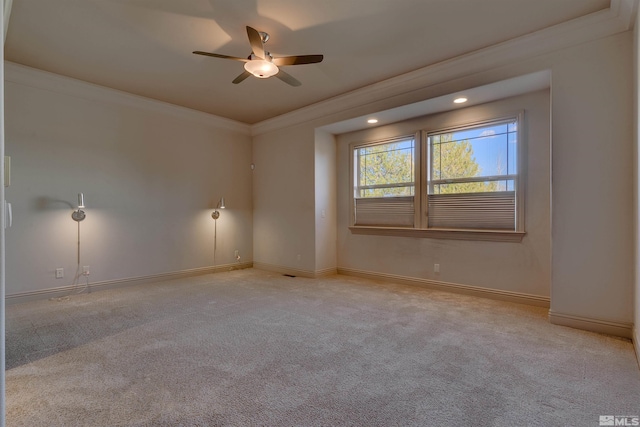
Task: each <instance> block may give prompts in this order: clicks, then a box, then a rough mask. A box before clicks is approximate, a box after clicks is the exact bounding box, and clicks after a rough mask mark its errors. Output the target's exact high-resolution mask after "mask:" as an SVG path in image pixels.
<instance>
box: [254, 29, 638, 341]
mask: <svg viewBox="0 0 640 427" xmlns="http://www.w3.org/2000/svg"><path fill="white" fill-rule="evenodd" d="M607 19H608V18H607ZM587 28H591V27H588V26H581V27H579V28H578V29H577V31H584V30H585V29H587ZM543 40H544V42H539V40H538V38H536V36H533V37H532V38H531V39H528V38H527V39H525V40H523V41H518V42H517V43H514V45H513V48H512V49H509V48H507V47H506V46H504V45H503V46H499V47H495V48H490V49H489V50H485V51H483V52H480V53H477V54H476V53H473V54H470V55H469V56H465V57H463V58H461V59H454V60H451V61H448V62H446V63H443V64H436V65H435V66H434V67H432V68H431V69H427V70H423V71H420V72H419V73H418V72H416V73H413V74H411V75H410V76H406V77H404V78H402V79H401V80H399V81H398V82H397V83H396V82H388V83H385V84H380V85H377V86H376V87H375V90H374V89H371V90H364V91H362V92H355V93H351V94H347V95H345V96H344V97H342V98H339V99H335V100H330V101H327V102H326V103H325V104H322V105H317V106H314V107H313V108H309V109H308V110H306V111H299V112H296V113H295V114H291V115H289V116H288V117H284V118H281V119H280V120H279V121H273V120H272V121H270V122H268V123H264V124H262V125H259V126H254V131H255V132H256V133H257V134H258V135H257V136H256V137H255V138H254V161H255V162H256V164H257V165H260V164H265V163H266V164H268V168H269V172H268V173H265V174H264V175H261V176H260V178H259V179H256V180H254V194H255V195H256V197H254V203H255V211H254V218H255V228H256V234H255V235H254V238H255V247H254V255H255V261H257V262H263V261H264V262H266V263H269V264H271V265H275V266H278V267H280V268H282V269H287V268H296V267H297V265H299V264H297V263H296V260H295V253H296V251H299V252H302V253H304V254H305V255H307V254H309V255H311V256H312V259H315V258H316V257H315V256H313V252H314V251H315V248H316V242H315V240H314V237H313V236H314V235H313V230H314V229H315V228H316V227H317V225H316V223H315V210H314V209H313V192H314V191H315V182H314V173H313V171H312V170H310V169H308V168H313V164H314V159H313V157H314V154H315V152H314V143H315V138H314V132H315V129H316V128H318V127H321V126H323V125H328V124H331V123H335V122H338V121H341V120H347V119H351V118H354V117H359V116H363V115H365V114H369V113H375V112H376V111H380V110H384V109H388V108H393V107H397V106H401V105H405V104H408V103H411V102H417V101H420V100H424V99H430V98H435V97H437V96H441V95H445V94H450V93H455V92H457V91H462V90H465V89H468V88H473V87H476V86H480V85H483V84H488V83H492V82H497V81H500V80H504V79H508V78H511V77H516V76H521V75H525V74H528V73H532V72H537V71H540V70H546V69H548V70H551V73H552V90H551V117H552V120H551V122H552V131H551V134H552V159H553V161H552V196H551V206H552V226H551V227H552V233H551V236H552V238H551V248H552V250H551V289H550V295H551V310H552V313H554V315H555V318H554V321H556V322H562V321H563V320H562V319H565V320H570V321H572V322H573V324H574V325H576V326H580V327H586V328H591V327H596V326H597V325H603V324H604V325H608V326H613V327H614V329H615V328H618V329H619V330H621V331H622V334H626V333H627V332H629V333H630V330H631V325H632V322H633V298H632V295H633V289H634V273H633V271H634V268H635V263H634V258H633V253H634V237H633V233H632V231H631V230H633V223H634V218H633V213H632V212H633V202H632V201H633V161H632V157H633V156H632V154H633V144H632V140H633V136H632V129H633V117H632V106H633V102H632V90H631V87H632V60H631V58H632V42H633V34H632V32H630V31H626V32H621V33H617V34H615V35H611V36H608V37H604V38H595V37H592V38H591V39H590V40H587V41H584V42H582V43H579V44H576V45H575V46H570V47H563V48H558V49H555V50H551V51H550V52H546V53H544V52H543V53H541V52H539V51H537V52H536V54H535V55H534V54H532V52H533V51H536V49H543V48H545V47H547V45H548V44H550V43H553V40H554V38H553V36H550V37H549V38H543ZM524 46H526V47H527V49H523V47H524ZM320 113H321V114H322V116H321V115H320ZM286 120H290V121H292V122H294V123H297V124H292V125H290V126H287V125H286ZM294 177H295V178H294ZM256 178H258V177H257V176H256ZM277 195H281V196H280V197H279V199H280V200H286V199H287V197H290V196H291V195H299V196H300V197H299V198H297V199H295V200H293V201H291V202H290V203H288V204H287V205H286V206H285V205H276V204H274V203H272V202H268V201H269V200H270V197H272V196H277ZM341 221H343V220H341ZM343 224H344V221H343ZM263 227H264V229H263V230H260V229H261V228H263ZM341 227H342V226H341ZM343 231H344V230H341V229H340V228H339V230H338V232H339V233H342V232H343ZM265 237H268V238H271V239H272V240H273V242H275V243H272V242H269V244H266V243H265V242H264V241H263V239H264V238H265ZM392 241H394V242H398V243H390V246H392V247H393V248H394V250H396V251H398V252H399V253H400V254H403V253H412V251H414V250H418V247H419V246H421V245H425V244H426V243H411V244H409V245H405V244H404V243H402V242H406V240H392ZM427 245H428V244H427ZM339 251H340V252H341V253H344V252H343V251H342V249H340V248H339ZM307 256H308V255H307ZM397 258H401V256H400V255H399V256H398V257H397ZM397 258H396V259H397ZM376 261H378V263H379V267H378V268H386V269H393V270H394V271H400V270H402V271H404V265H400V266H398V265H397V264H395V263H393V262H391V263H389V264H388V265H385V264H384V261H382V260H381V259H377V260H376ZM533 261H534V260H528V261H525V260H524V258H523V261H522V263H525V262H533ZM544 262H545V261H544V260H542V261H541V263H542V264H544ZM542 264H541V265H542ZM305 268H306V269H307V270H309V271H312V272H313V271H315V266H314V265H313V262H310V263H308V264H306V265H305ZM431 268H432V267H431ZM451 270H452V271H453V270H455V267H453V266H452V268H451ZM482 270H483V266H482V265H474V266H467V267H466V268H465V271H466V273H465V276H466V277H467V278H470V277H472V276H473V274H474V272H478V273H479V274H482ZM376 271H377V270H376ZM411 273H412V274H415V273H416V272H415V271H411ZM457 280H460V279H457ZM465 280H466V279H465ZM485 285H489V284H485ZM514 286H520V285H519V284H514ZM531 286H532V285H531V284H529V285H527V286H526V289H532V287H531ZM543 286H544V285H543ZM561 316H563V317H562V318H561ZM584 321H586V322H587V323H584ZM580 322H582V323H580Z"/></svg>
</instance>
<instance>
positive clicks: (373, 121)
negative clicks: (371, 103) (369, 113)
mask: <svg viewBox="0 0 640 427" xmlns="http://www.w3.org/2000/svg"><path fill="white" fill-rule="evenodd" d="M367 123H369V124H370V125H372V124H374V123H378V119H369V120H367Z"/></svg>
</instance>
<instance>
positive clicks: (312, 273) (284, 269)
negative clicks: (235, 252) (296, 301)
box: [253, 262, 338, 279]
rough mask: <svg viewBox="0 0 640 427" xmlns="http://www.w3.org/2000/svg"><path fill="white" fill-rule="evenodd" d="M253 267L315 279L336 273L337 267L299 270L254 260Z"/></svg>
mask: <svg viewBox="0 0 640 427" xmlns="http://www.w3.org/2000/svg"><path fill="white" fill-rule="evenodd" d="M253 268H257V269H258V270H265V271H271V272H274V273H280V274H288V275H291V276H299V277H307V278H310V279H317V278H320V277H327V276H332V275H334V274H337V273H338V269H337V268H325V269H322V270H316V271H312V270H300V269H297V268H291V267H283V266H280V265H274V264H267V263H263V262H254V263H253Z"/></svg>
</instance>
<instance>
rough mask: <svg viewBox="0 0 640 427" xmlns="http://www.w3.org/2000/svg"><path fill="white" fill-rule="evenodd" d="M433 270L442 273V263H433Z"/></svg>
mask: <svg viewBox="0 0 640 427" xmlns="http://www.w3.org/2000/svg"><path fill="white" fill-rule="evenodd" d="M433 272H434V273H440V264H433Z"/></svg>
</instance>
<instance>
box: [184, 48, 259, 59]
mask: <svg viewBox="0 0 640 427" xmlns="http://www.w3.org/2000/svg"><path fill="white" fill-rule="evenodd" d="M193 53H195V54H196V55H204V56H213V57H214V58H222V59H233V60H234V61H242V62H249V60H248V59H247V58H238V57H236V56H229V55H221V54H219V53H210V52H202V51H199V50H196V51H194V52H193Z"/></svg>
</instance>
